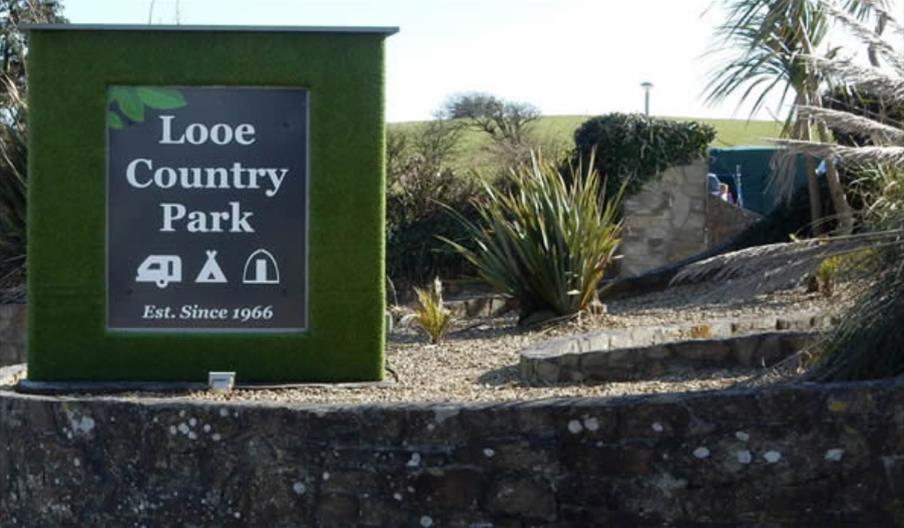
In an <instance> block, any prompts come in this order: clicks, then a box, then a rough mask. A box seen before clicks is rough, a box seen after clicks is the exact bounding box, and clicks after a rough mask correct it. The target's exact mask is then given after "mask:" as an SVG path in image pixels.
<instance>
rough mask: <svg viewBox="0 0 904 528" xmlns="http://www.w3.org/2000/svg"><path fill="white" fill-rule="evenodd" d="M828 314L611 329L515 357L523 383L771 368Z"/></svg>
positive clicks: (827, 318)
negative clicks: (722, 369) (703, 369)
mask: <svg viewBox="0 0 904 528" xmlns="http://www.w3.org/2000/svg"><path fill="white" fill-rule="evenodd" d="M834 320H835V318H833V316H832V315H831V314H829V313H824V312H813V313H806V312H804V313H797V314H790V315H787V316H781V317H776V316H772V317H752V318H745V319H737V320H733V319H726V320H717V321H709V322H706V323H699V324H691V323H685V324H676V325H672V326H656V327H634V328H616V329H611V330H598V331H595V332H588V333H585V334H579V335H569V336H562V337H557V338H554V339H548V340H546V341H540V342H537V343H534V344H532V345H530V346H528V347H527V348H525V349H523V350H522V351H521V353H520V354H519V363H518V368H519V375H520V377H521V380H522V381H523V382H525V383H529V384H538V385H546V384H549V383H574V382H584V381H630V380H637V379H649V378H652V377H657V376H661V375H663V374H667V373H670V372H675V371H684V370H687V369H694V368H698V369H699V368H740V367H747V368H749V367H759V366H770V365H772V364H774V363H776V362H777V361H779V360H781V359H784V358H786V357H788V356H789V355H791V354H793V353H794V352H796V351H798V350H800V349H801V348H803V347H804V346H806V344H807V343H808V342H810V341H811V340H812V339H814V338H815V337H816V336H817V335H818V333H819V332H820V331H821V330H823V329H824V328H826V327H827V326H828V325H830V324H832V323H833V321H834Z"/></svg>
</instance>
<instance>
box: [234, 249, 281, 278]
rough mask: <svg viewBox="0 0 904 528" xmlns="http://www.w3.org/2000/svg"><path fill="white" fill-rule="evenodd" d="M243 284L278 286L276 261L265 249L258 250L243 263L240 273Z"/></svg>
mask: <svg viewBox="0 0 904 528" xmlns="http://www.w3.org/2000/svg"><path fill="white" fill-rule="evenodd" d="M242 282H243V283H245V284H279V266H277V265H276V259H275V258H273V255H272V254H271V253H270V252H269V251H267V250H266V249H258V250H257V251H255V252H254V253H252V254H251V255H250V256H249V257H248V260H246V261H245V271H243V272H242Z"/></svg>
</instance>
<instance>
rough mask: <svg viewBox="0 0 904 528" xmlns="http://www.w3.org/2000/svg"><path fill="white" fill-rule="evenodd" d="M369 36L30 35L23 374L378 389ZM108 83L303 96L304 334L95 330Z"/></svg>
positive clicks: (375, 119)
mask: <svg viewBox="0 0 904 528" xmlns="http://www.w3.org/2000/svg"><path fill="white" fill-rule="evenodd" d="M384 38H385V35H382V34H378V33H301V32H219V31H217V32H206V31H154V30H148V31H141V32H138V31H88V30H42V29H35V30H32V31H31V40H30V49H29V71H28V74H29V105H30V112H29V127H30V149H29V209H28V229H29V247H28V266H29V274H28V291H29V302H28V319H29V321H28V323H29V336H28V347H29V348H28V377H29V378H30V379H32V380H48V381H49V380H149V381H151V380H154V381H159V380H174V381H177V380H178V381H189V380H196V381H197V380H206V378H207V373H208V371H211V370H232V371H236V373H237V379H238V381H352V380H378V379H381V378H382V375H383V343H384V329H383V310H384V270H383V262H384V251H385V250H384V235H383V230H384V225H385V220H384V205H383V202H384V198H383V197H384V175H383V147H384V129H383V127H384V125H383V123H384V115H383V84H384V75H383V39H384ZM110 85H144V86H153V85H161V86H179V85H182V86H192V85H196V86H230V85H233V86H297V87H303V88H307V89H308V90H309V120H310V127H309V137H310V150H309V167H310V170H309V173H308V178H309V193H310V197H309V206H310V213H309V225H308V230H309V232H308V237H309V238H308V240H309V246H308V247H309V258H308V261H309V269H308V274H309V275H308V328H307V330H306V331H305V332H302V333H277V334H273V333H229V334H223V333H192V334H185V333H178V332H173V333H165V334H164V333H148V332H145V333H140V332H134V333H110V332H108V331H107V330H106V316H105V310H106V245H105V244H106V203H105V200H106V146H105V145H106V121H105V117H106V107H107V87H108V86H110Z"/></svg>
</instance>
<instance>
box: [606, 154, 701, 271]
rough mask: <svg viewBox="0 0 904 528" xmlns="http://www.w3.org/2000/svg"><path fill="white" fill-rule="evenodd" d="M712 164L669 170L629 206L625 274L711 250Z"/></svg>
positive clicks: (624, 243)
mask: <svg viewBox="0 0 904 528" xmlns="http://www.w3.org/2000/svg"><path fill="white" fill-rule="evenodd" d="M706 171H707V168H706V160H705V159H700V160H698V161H696V162H694V163H692V164H690V165H687V166H684V167H674V168H671V169H668V170H666V171H665V172H664V173H663V174H662V177H661V178H659V179H658V180H656V181H652V182H650V183H648V184H647V185H646V186H644V188H643V189H641V190H640V191H639V192H638V193H637V194H635V195H633V196H631V197H630V198H627V199H626V200H625V204H624V218H625V224H624V231H623V233H622V244H621V247H620V252H621V254H622V260H621V272H622V275H623V276H631V275H637V274H640V273H643V272H644V271H648V270H651V269H655V268H658V267H660V266H664V265H665V264H668V263H669V262H674V261H677V260H681V259H683V258H686V257H689V256H691V255H694V254H695V253H698V252H700V251H703V250H704V249H706V236H705V232H704V227H705V224H706V196H707V194H706Z"/></svg>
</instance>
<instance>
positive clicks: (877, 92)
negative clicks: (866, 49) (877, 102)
mask: <svg viewBox="0 0 904 528" xmlns="http://www.w3.org/2000/svg"><path fill="white" fill-rule="evenodd" d="M806 60H807V62H808V63H809V64H810V65H811V66H813V67H814V68H816V69H817V70H819V71H821V72H822V73H823V74H824V75H829V76H833V77H838V78H842V79H844V80H845V82H846V83H847V84H848V85H850V86H852V87H854V88H857V89H858V90H860V91H862V92H864V93H868V94H871V95H873V96H876V97H880V98H883V99H885V100H886V101H887V102H888V103H898V104H904V77H902V75H901V74H900V73H896V72H894V71H890V70H886V69H881V68H874V67H872V66H863V65H860V64H856V63H855V62H853V61H852V60H850V59H847V58H840V59H839V58H836V59H828V58H825V57H816V56H807V57H806Z"/></svg>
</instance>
